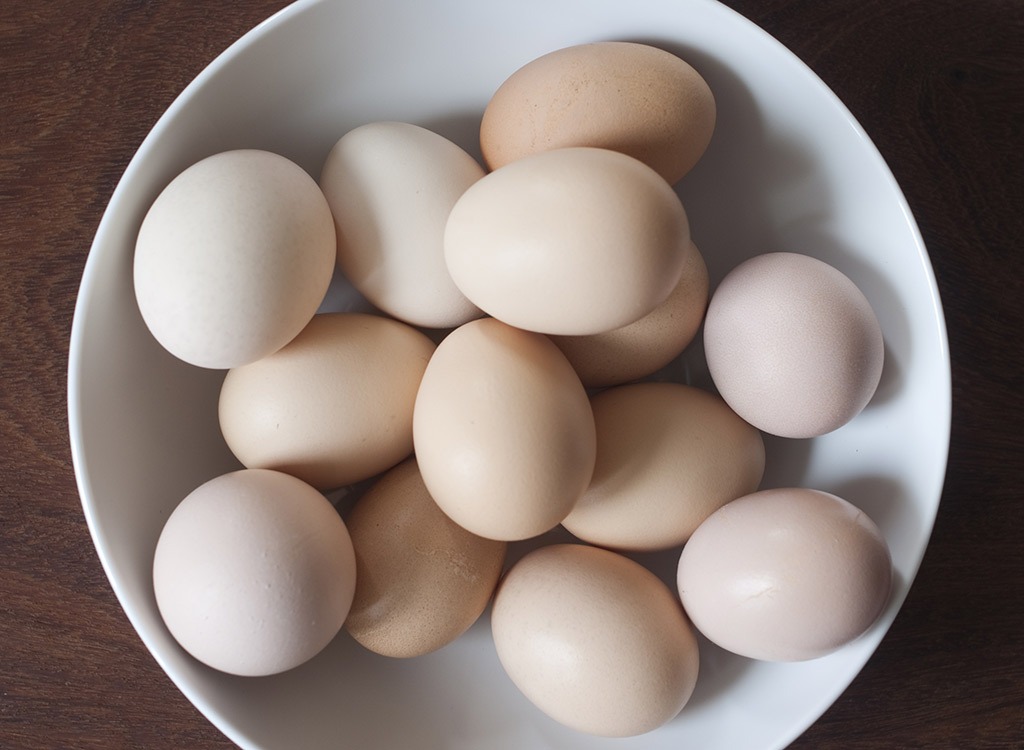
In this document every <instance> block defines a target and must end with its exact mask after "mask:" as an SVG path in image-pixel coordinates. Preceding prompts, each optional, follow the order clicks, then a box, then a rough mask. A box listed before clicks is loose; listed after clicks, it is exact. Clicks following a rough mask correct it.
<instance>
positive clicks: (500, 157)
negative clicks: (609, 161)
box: [480, 42, 716, 183]
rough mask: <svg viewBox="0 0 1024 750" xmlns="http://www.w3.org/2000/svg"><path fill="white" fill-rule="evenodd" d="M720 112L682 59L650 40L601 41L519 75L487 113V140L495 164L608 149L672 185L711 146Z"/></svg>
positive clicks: (548, 58)
mask: <svg viewBox="0 0 1024 750" xmlns="http://www.w3.org/2000/svg"><path fill="white" fill-rule="evenodd" d="M715 116H716V109H715V99H714V96H713V95H712V93H711V89H710V88H709V87H708V85H707V83H706V82H705V81H704V79H703V78H702V77H701V75H700V74H699V73H698V72H697V71H696V70H695V69H694V68H693V67H692V66H691V65H689V64H688V63H687V62H685V61H683V60H682V59H680V58H679V57H677V56H675V55H673V54H671V53H669V52H666V51H665V50H662V49H658V48H656V47H652V46H649V45H646V44H637V43H634V42H595V43H592V44H582V45H578V46H574V47H567V48H564V49H560V50H556V51H554V52H550V53H548V54H546V55H544V56H542V57H539V58H537V59H535V60H533V61H531V62H529V63H527V64H526V65H525V66H523V67H522V68H520V69H519V70H518V71H516V72H515V73H513V74H512V75H511V76H510V77H509V78H508V79H507V80H506V81H505V82H504V83H503V84H502V85H501V87H500V88H498V90H497V91H496V92H495V93H494V96H493V97H492V98H491V100H490V102H489V103H488V105H487V108H486V109H485V110H484V116H483V120H482V122H481V125H480V145H481V148H482V150H483V155H484V159H485V160H486V162H487V164H488V165H489V166H490V167H491V168H492V169H497V168H499V167H501V166H503V165H505V164H508V163H509V162H512V161H515V160H516V159H521V158H523V157H524V156H527V155H529V154H532V153H536V152H537V151H541V150H548V149H554V148H564V147H567V146H597V147H600V148H608V149H613V150H616V151H621V152H623V153H626V154H629V155H630V156H633V157H635V158H637V159H640V160H641V161H643V162H644V163H646V164H648V165H649V166H651V167H652V168H654V169H655V170H657V172H658V173H659V174H660V175H661V176H662V177H663V178H665V180H667V181H668V182H670V183H675V182H677V181H678V180H679V179H680V178H682V177H683V175H685V174H686V173H687V172H689V171H690V169H691V168H692V167H693V166H694V165H695V164H696V163H697V161H698V160H699V159H700V157H701V155H702V154H703V153H704V151H705V150H706V149H707V146H708V143H709V142H710V141H711V135H712V132H713V131H714V128H715Z"/></svg>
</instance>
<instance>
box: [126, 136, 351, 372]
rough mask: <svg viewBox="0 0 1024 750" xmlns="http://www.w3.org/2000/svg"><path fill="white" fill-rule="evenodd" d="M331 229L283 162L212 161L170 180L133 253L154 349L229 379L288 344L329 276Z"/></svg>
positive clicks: (255, 158) (299, 173) (305, 178)
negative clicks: (233, 371)
mask: <svg viewBox="0 0 1024 750" xmlns="http://www.w3.org/2000/svg"><path fill="white" fill-rule="evenodd" d="M334 248H335V234H334V220H333V218H332V216H331V210H330V207H329V206H328V205H327V200H326V199H325V198H324V196H323V193H322V192H321V191H320V188H319V187H318V186H317V184H316V182H315V181H314V180H313V178H312V177H310V176H309V175H308V174H307V173H306V172H305V171H304V170H303V169H302V168H301V167H299V166H298V165H297V164H295V163H293V162H291V161H289V160H288V159H286V158H285V157H283V156H279V155H277V154H272V153H269V152H266V151H258V150H251V149H250V150H236V151H227V152H223V153H219V154H215V155H213V156H209V157H207V158H205V159H203V160H201V161H199V162H198V163H196V164H194V165H192V166H191V167H189V168H188V169H186V170H185V171H184V172H182V173H181V174H179V175H178V176H177V177H175V178H174V179H173V180H171V182H170V183H169V184H168V185H167V187H166V188H164V189H163V191H162V192H161V193H160V194H159V195H158V196H157V198H156V200H155V201H154V202H153V204H152V206H151V207H150V208H149V210H148V211H147V213H146V215H145V218H144V219H143V221H142V226H141V227H140V229H139V234H138V239H137V241H136V244H135V256H134V267H133V275H134V283H135V296H136V300H137V301H138V305H139V311H140V312H141V314H142V318H143V320H144V321H145V323H146V326H147V327H148V328H149V330H150V332H151V333H152V334H153V336H154V338H156V340H157V341H158V342H159V343H160V344H161V345H162V346H163V347H164V348H165V349H167V350H168V351H169V352H171V354H173V355H175V356H176V357H178V358H179V359H182V360H184V361H185V362H188V363H189V364H192V365H196V366H198V367H207V368H213V369H228V368H231V367H238V366H240V365H244V364H248V363H250V362H254V361H256V360H257V359H260V358H262V357H265V356H267V355H268V354H272V353H273V352H275V351H277V350H278V349H280V348H281V347H282V346H284V345H285V344H287V343H288V342H289V341H290V340H291V339H292V338H294V337H295V336H296V335H297V334H298V333H299V331H301V330H302V329H303V327H304V326H305V325H306V323H308V322H309V320H310V318H312V317H313V315H314V314H315V313H316V311H317V308H318V307H319V305H320V303H321V301H322V300H323V298H324V294H325V293H326V291H327V287H328V285H329V284H330V282H331V276H332V274H333V271H334V254H335V249H334Z"/></svg>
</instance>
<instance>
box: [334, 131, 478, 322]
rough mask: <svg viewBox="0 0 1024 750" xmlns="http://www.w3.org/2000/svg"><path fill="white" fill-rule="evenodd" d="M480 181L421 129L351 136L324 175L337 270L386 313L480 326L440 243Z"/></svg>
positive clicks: (453, 149)
mask: <svg viewBox="0 0 1024 750" xmlns="http://www.w3.org/2000/svg"><path fill="white" fill-rule="evenodd" d="M483 175H484V170H483V167H481V166H480V165H479V164H478V163H477V162H476V160H475V159H473V157H472V156H470V155H469V154H468V153H466V152H465V151H463V150H462V149H461V148H460V147H459V146H457V145H456V144H454V143H452V142H451V141H449V140H448V139H447V138H444V137H442V136H441V135H438V134H437V133H434V132H433V131H430V130H427V129H425V128H422V127H419V126H417V125H413V124H410V123H404V122H371V123H367V124H365V125H361V126H360V127H357V128H355V129H353V130H350V131H349V132H347V133H346V134H345V135H343V136H342V137H341V138H340V139H339V140H338V142H337V143H336V144H335V146H334V147H333V148H332V149H331V151H330V153H329V154H328V156H327V160H326V161H325V162H324V165H323V169H322V171H321V175H320V186H321V187H322V189H323V191H324V195H325V196H326V197H327V202H328V203H329V205H330V207H331V211H332V212H333V214H334V220H335V228H336V231H337V238H338V267H339V268H340V269H341V270H342V272H343V273H344V275H345V277H346V278H347V279H348V280H349V281H350V282H351V283H352V285H353V286H354V287H355V288H356V289H357V290H359V291H360V292H361V293H362V294H363V296H365V297H366V298H367V299H368V300H369V301H370V302H372V303H373V304H374V305H375V306H377V307H378V308H379V309H380V310H383V311H384V312H386V313H388V314H389V315H392V316H394V317H396V318H398V319H399V320H402V321H405V322H407V323H410V324H412V325H416V326H424V327H427V328H453V327H455V326H458V325H461V324H462V323H465V322H467V321H469V320H472V319H473V318H478V317H480V315H481V312H480V311H479V310H478V309H477V308H476V306H475V305H473V304H472V303H471V302H469V300H467V299H466V298H465V296H463V294H462V293H461V292H460V291H459V289H458V288H457V287H456V286H455V284H454V282H452V280H451V277H450V276H449V275H448V269H447V267H446V265H445V261H444V244H443V239H444V226H445V222H446V221H447V220H448V213H449V212H450V211H451V208H452V206H453V205H454V204H455V201H456V200H457V199H458V198H459V197H460V196H461V195H462V193H463V192H465V190H466V189H467V188H468V187H469V186H470V185H472V184H473V183H474V182H476V181H477V180H479V179H480V178H481V177H483Z"/></svg>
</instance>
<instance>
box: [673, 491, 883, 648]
mask: <svg viewBox="0 0 1024 750" xmlns="http://www.w3.org/2000/svg"><path fill="white" fill-rule="evenodd" d="M678 585H679V595H680V597H681V598H682V601H683V605H684V607H685V608H686V611H687V613H688V614H689V615H690V617H691V618H692V620H693V624H694V625H695V626H696V627H697V629H698V630H700V632H701V633H703V634H704V635H705V636H707V637H708V638H709V639H710V640H711V641H713V642H714V643H716V644H718V645H719V646H721V647H722V648H725V649H728V650H729V651H733V652H735V653H737V654H741V655H743V656H748V657H750V658H753V659H763V660H769V661H802V660H806V659H814V658H817V657H819V656H824V655H825V654H828V653H831V652H832V651H835V650H836V649H838V648H840V647H842V646H844V645H845V644H847V643H849V642H851V641H853V640H855V639H856V638H858V637H859V636H861V635H862V634H863V633H864V632H865V631H866V630H868V628H870V627H871V625H872V624H874V622H875V621H876V620H877V619H878V617H879V616H880V615H881V613H882V611H883V610H884V608H885V605H886V602H887V601H888V599H889V593H890V588H891V586H892V562H891V559H890V556H889V548H888V546H887V545H886V542H885V538H884V537H883V536H882V533H881V531H879V529H878V527H877V526H876V525H875V524H874V522H873V521H872V520H871V519H870V518H868V517H867V516H866V515H865V514H864V513H863V512H861V511H860V510H859V509H857V508H856V507H855V506H853V505H851V504H850V503H849V502H847V501H846V500H843V499H842V498H839V497H836V496H835V495H832V494H829V493H826V492H821V491H818V490H812V489H803V488H784V489H772V490H764V491H761V492H756V493H754V494H752V495H747V496H746V497H743V498H739V499H737V500H734V501H733V502H731V503H729V504H728V505H726V506H724V507H723V508H722V509H721V510H719V511H717V512H716V513H714V514H713V515H712V516H710V517H709V518H708V519H707V520H706V521H705V522H704V523H703V524H701V526H700V527H699V528H698V529H697V530H696V531H695V532H694V534H693V536H692V537H690V541H689V542H687V543H686V546H685V547H684V548H683V552H682V555H681V556H680V558H679V569H678Z"/></svg>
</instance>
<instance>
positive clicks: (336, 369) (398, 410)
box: [219, 313, 434, 490]
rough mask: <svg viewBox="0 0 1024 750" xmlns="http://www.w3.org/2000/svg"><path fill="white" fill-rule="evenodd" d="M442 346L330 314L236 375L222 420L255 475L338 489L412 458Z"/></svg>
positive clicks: (375, 320)
mask: <svg viewBox="0 0 1024 750" xmlns="http://www.w3.org/2000/svg"><path fill="white" fill-rule="evenodd" d="M433 351H434V343H433V342H432V341H431V340H430V339H428V338H427V337H426V336H424V335H423V334H422V333H420V332H419V331H417V330H416V329H414V328H412V327H411V326H408V325H406V324H404V323H399V322H398V321H396V320H391V319H390V318H384V317H380V316H376V315H363V314H356V313H325V314H320V315H317V316H315V317H314V318H313V320H311V321H310V323H309V325H308V326H306V328H305V329H303V331H302V333H300V334H299V335H298V336H297V337H296V338H295V339H294V340H293V341H292V342H291V343H290V344H288V345H287V346H285V347H284V348H283V349H281V350H279V351H278V352H276V353H275V354H272V355H270V356H269V357H265V358H263V359H261V360H259V361H257V362H253V363H252V364H249V365H245V366H243V367H239V368H236V369H234V370H231V371H230V372H229V373H228V374H227V377H226V378H225V379H224V384H223V386H222V387H221V392H220V403H219V416H220V426H221V431H222V432H223V434H224V439H225V441H227V444H228V447H229V448H231V450H232V451H233V452H234V454H235V456H237V457H238V460H239V461H241V462H242V463H243V464H244V465H245V466H247V467H248V468H261V469H277V470H279V471H284V472H287V473H289V474H292V475H293V476H296V477H299V478H300V479H303V480H304V481H306V482H309V483H310V484H312V485H313V486H314V487H317V488H318V489H322V490H323V489H331V488H335V487H341V486H343V485H347V484H352V483H353V482H359V481H362V480H364V479H369V478H370V477H372V476H374V475H376V474H379V473H380V472H382V471H384V470H385V469H388V468H390V467H392V466H394V465H395V464H396V463H398V462H399V461H401V460H403V459H404V458H406V457H407V456H408V455H409V454H410V453H411V452H412V409H413V403H414V401H415V399H416V389H417V388H418V387H419V383H420V377H421V376H422V375H423V371H424V370H425V369H426V366H427V360H428V359H430V356H431V354H432V353H433Z"/></svg>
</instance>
